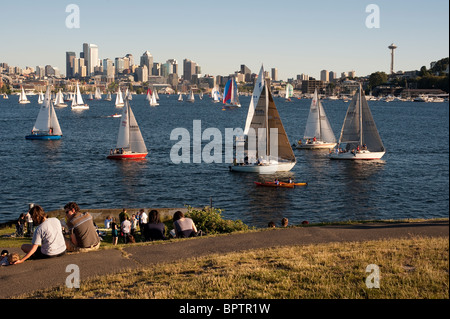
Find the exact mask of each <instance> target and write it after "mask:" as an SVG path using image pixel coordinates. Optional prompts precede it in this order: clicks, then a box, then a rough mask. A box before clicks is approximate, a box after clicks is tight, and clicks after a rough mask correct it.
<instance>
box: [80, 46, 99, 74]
mask: <svg viewBox="0 0 450 319" xmlns="http://www.w3.org/2000/svg"><path fill="white" fill-rule="evenodd" d="M80 55H81V54H80ZM83 57H84V60H85V66H86V73H87V75H88V76H90V75H93V74H94V68H95V67H96V66H99V60H98V46H97V45H95V44H89V43H83Z"/></svg>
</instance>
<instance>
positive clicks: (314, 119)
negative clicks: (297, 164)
mask: <svg viewBox="0 0 450 319" xmlns="http://www.w3.org/2000/svg"><path fill="white" fill-rule="evenodd" d="M335 146H336V137H335V136H334V133H333V129H332V128H331V125H330V122H329V121H328V118H327V115H326V114H325V110H324V109H323V105H322V102H320V99H319V95H318V94H317V89H316V90H315V92H314V95H313V99H312V101H311V107H310V109H309V115H308V120H307V122H306V129H305V133H304V134H303V141H299V143H298V144H297V148H299V149H331V148H333V147H335Z"/></svg>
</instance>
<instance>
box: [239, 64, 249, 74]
mask: <svg viewBox="0 0 450 319" xmlns="http://www.w3.org/2000/svg"><path fill="white" fill-rule="evenodd" d="M241 73H242V74H252V71H250V69H249V68H248V67H247V66H246V65H245V64H241Z"/></svg>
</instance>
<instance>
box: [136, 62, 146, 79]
mask: <svg viewBox="0 0 450 319" xmlns="http://www.w3.org/2000/svg"><path fill="white" fill-rule="evenodd" d="M136 77H137V81H138V82H148V70H147V66H146V65H144V66H140V67H138V68H136Z"/></svg>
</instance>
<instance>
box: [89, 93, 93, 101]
mask: <svg viewBox="0 0 450 319" xmlns="http://www.w3.org/2000/svg"><path fill="white" fill-rule="evenodd" d="M88 100H89V101H93V100H94V96H93V95H92V92H91V93H89V97H88Z"/></svg>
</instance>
